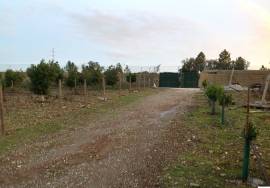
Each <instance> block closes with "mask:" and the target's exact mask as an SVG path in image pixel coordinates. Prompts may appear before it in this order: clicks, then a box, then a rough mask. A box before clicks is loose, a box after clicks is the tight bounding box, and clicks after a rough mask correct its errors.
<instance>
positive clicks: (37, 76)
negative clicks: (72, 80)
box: [27, 60, 63, 95]
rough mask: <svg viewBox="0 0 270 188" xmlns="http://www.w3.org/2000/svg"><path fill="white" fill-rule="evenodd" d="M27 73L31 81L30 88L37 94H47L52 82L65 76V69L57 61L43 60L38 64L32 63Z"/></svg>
mask: <svg viewBox="0 0 270 188" xmlns="http://www.w3.org/2000/svg"><path fill="white" fill-rule="evenodd" d="M27 75H28V76H29V78H30V81H31V83H30V89H31V90H32V91H33V92H34V93H35V94H39V95H45V94H48V92H49V87H50V85H51V83H52V82H56V81H58V79H61V78H62V77H63V71H62V70H61V68H60V66H59V64H58V63H57V62H53V61H49V62H48V63H47V62H45V60H41V62H40V63H39V64H38V65H31V67H30V68H28V69H27Z"/></svg>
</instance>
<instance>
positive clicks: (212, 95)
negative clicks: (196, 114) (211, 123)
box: [205, 85, 224, 115]
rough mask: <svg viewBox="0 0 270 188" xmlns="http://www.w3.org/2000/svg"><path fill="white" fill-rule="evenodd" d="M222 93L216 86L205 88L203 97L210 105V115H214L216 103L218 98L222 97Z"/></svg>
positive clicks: (221, 89) (222, 90)
mask: <svg viewBox="0 0 270 188" xmlns="http://www.w3.org/2000/svg"><path fill="white" fill-rule="evenodd" d="M223 92H224V89H223V88H222V87H220V86H217V85H210V86H208V87H207V88H206V91H205V95H206V96H207V97H208V99H209V100H210V101H211V105H212V111H211V114H212V115H214V114H216V110H215V107H216V101H217V100H218V98H219V96H220V95H222V94H223Z"/></svg>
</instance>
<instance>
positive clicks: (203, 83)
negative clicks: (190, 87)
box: [202, 80, 208, 89]
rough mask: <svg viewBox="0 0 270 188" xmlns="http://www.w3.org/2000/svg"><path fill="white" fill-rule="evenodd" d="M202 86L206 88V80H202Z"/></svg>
mask: <svg viewBox="0 0 270 188" xmlns="http://www.w3.org/2000/svg"><path fill="white" fill-rule="evenodd" d="M202 86H203V89H206V88H207V86H208V82H207V80H204V81H203V82H202Z"/></svg>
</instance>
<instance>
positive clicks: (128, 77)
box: [126, 72, 136, 83]
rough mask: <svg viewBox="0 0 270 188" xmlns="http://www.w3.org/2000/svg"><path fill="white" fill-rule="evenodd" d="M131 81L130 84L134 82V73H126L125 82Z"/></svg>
mask: <svg viewBox="0 0 270 188" xmlns="http://www.w3.org/2000/svg"><path fill="white" fill-rule="evenodd" d="M130 79H131V83H134V82H136V73H131V72H130V73H128V74H127V75H126V81H127V82H129V80H130Z"/></svg>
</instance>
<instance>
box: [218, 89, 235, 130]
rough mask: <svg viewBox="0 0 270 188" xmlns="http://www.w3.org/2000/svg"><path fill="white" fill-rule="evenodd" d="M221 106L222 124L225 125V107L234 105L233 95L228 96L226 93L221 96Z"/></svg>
mask: <svg viewBox="0 0 270 188" xmlns="http://www.w3.org/2000/svg"><path fill="white" fill-rule="evenodd" d="M218 101H219V105H221V109H222V111H221V124H222V125H224V124H225V107H227V106H229V105H230V104H231V103H232V95H231V94H226V93H225V92H224V91H223V92H222V93H221V94H220V96H219V98H218Z"/></svg>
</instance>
